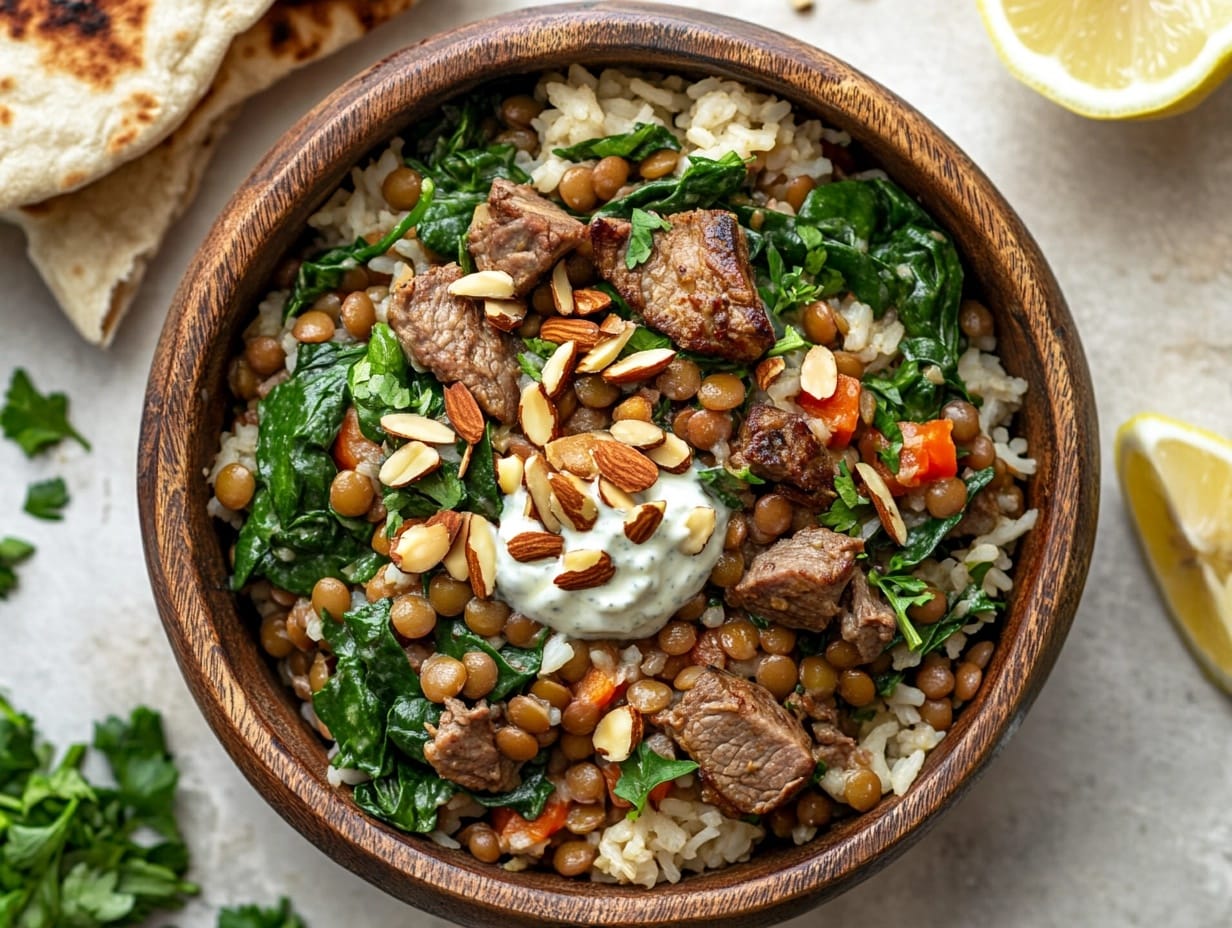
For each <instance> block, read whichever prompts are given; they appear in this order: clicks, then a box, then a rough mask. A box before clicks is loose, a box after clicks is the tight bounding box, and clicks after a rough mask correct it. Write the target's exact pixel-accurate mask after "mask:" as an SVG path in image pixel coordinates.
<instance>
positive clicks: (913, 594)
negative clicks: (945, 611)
mask: <svg viewBox="0 0 1232 928" xmlns="http://www.w3.org/2000/svg"><path fill="white" fill-rule="evenodd" d="M868 584H869V586H873V587H876V588H877V589H879V590H881V593H882V595H883V596H885V598H886V602H887V603H889V605H890V608H891V609H893V610H894V617H895V619H897V621H898V630H899V633H900V634H901V635H902V636H903V640H904V641H905V642H907V647H909V648H910V649H911V650H912V651H918V650H920V646H921V645H922V644H923V639H921V638H920V633H919V632H918V631H916V628H915V625H913V624H912V622H911V619H910V618H909V617H908V616H907V610H908V609H910V608H911V607H912V606H922V605H923V604H924V603H927V602H929V601H930V600H931V599H932V598H933V594H932V592H930V591H929V589H928V584H927V583H925V582H924V581H923V580H922V579H920V578H919V577H913V576H912V575H911V574H899V573H884V574H883V573H881V572H880V571H876V570H870V571H869V572H868Z"/></svg>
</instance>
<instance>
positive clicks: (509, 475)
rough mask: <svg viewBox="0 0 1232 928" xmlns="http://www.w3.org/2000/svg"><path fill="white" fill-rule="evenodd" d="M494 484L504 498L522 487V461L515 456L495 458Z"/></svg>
mask: <svg viewBox="0 0 1232 928" xmlns="http://www.w3.org/2000/svg"><path fill="white" fill-rule="evenodd" d="M496 482H497V483H498V484H499V485H500V488H501V492H502V493H504V494H505V495H506V496H508V495H509V494H510V493H514V492H516V491H517V489H518V487H520V486H521V485H522V459H521V458H520V457H518V456H517V455H516V454H511V455H509V456H508V457H504V458H497V461H496Z"/></svg>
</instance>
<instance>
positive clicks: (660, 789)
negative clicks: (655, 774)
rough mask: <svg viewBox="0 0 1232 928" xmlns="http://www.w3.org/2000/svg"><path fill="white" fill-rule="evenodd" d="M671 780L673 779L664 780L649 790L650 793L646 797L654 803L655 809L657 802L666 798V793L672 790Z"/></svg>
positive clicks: (657, 805)
mask: <svg viewBox="0 0 1232 928" xmlns="http://www.w3.org/2000/svg"><path fill="white" fill-rule="evenodd" d="M673 782H674V781H673V780H664V781H663V782H662V783H660V784H659V785H658V786H656V787H655V788H654V789H652V790H651V791H650V795H649V796H648V797H647V798H648V799H649V800H650V802H652V803H653V804H654V807H655V808H656V809H657V808H658V807H659V803H661V802H662V801H663V800H664V799H666V798H667V794H668V793H670V792H671V791H672V783H673Z"/></svg>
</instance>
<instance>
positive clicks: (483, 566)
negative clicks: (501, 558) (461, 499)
mask: <svg viewBox="0 0 1232 928" xmlns="http://www.w3.org/2000/svg"><path fill="white" fill-rule="evenodd" d="M470 521H471V525H470V531H469V532H467V535H466V569H467V572H468V573H469V574H470V578H469V579H470V581H471V592H473V593H474V594H475V595H476V596H478V597H479V598H480V599H488V598H490V597H491V596H492V594H493V593H494V592H495V591H496V529H495V528H493V527H492V523H491V522H489V521H488V520H487V519H485V518H484V517H483V516H481V515H478V514H476V513H473V512H472V513H471V520H470Z"/></svg>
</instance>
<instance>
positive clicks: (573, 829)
mask: <svg viewBox="0 0 1232 928" xmlns="http://www.w3.org/2000/svg"><path fill="white" fill-rule="evenodd" d="M565 737H566V738H567V737H569V736H568V735H566V736H565ZM561 740H562V741H563V740H564V739H563V738H562V739H561ZM587 743H589V739H587ZM605 824H607V812H606V811H605V810H604V808H603V806H596V805H584V806H582V805H579V806H571V807H570V809H569V811H568V813H566V815H565V828H567V829H568V830H569V832H570V833H571V834H575V835H588V834H590V833H591V832H592V831H594V830H595V829H597V828H602V827H603V826H604V825H605Z"/></svg>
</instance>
